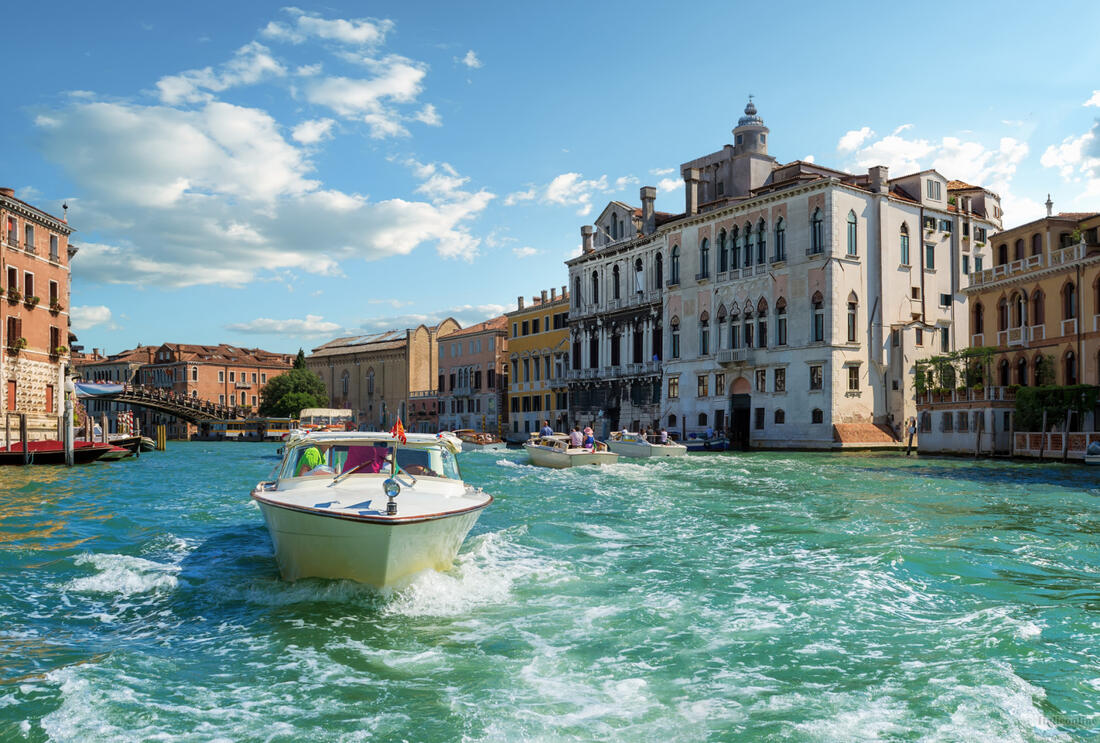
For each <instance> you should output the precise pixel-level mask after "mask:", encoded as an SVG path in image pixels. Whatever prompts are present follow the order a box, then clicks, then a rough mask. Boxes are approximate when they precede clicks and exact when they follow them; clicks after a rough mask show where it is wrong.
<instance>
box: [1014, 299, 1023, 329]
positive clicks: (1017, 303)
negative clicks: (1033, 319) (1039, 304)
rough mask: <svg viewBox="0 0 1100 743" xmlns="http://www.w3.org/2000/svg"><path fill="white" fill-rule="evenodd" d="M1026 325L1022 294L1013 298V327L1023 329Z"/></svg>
mask: <svg viewBox="0 0 1100 743" xmlns="http://www.w3.org/2000/svg"><path fill="white" fill-rule="evenodd" d="M1023 324H1024V297H1023V295H1022V294H1020V293H1016V294H1014V295H1013V296H1012V327H1014V328H1019V327H1023Z"/></svg>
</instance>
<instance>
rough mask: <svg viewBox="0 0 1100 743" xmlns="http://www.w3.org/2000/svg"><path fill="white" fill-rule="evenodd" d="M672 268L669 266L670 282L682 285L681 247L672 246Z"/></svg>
mask: <svg viewBox="0 0 1100 743" xmlns="http://www.w3.org/2000/svg"><path fill="white" fill-rule="evenodd" d="M670 262H671V264H672V265H671V266H669V269H668V272H669V281H671V282H672V283H673V284H679V283H680V246H679V245H673V246H672V255H671V258H670Z"/></svg>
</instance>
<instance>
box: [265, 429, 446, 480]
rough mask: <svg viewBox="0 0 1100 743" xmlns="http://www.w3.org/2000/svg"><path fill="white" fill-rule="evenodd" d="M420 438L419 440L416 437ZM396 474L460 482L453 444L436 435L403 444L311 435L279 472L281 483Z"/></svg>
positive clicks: (390, 440)
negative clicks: (295, 480)
mask: <svg viewBox="0 0 1100 743" xmlns="http://www.w3.org/2000/svg"><path fill="white" fill-rule="evenodd" d="M417 438H420V437H417ZM395 458H396V471H397V472H398V473H406V474H409V475H412V476H414V477H436V478H442V479H446V480H461V479H462V476H461V474H460V472H459V469H458V461H457V459H456V458H455V444H454V443H453V442H451V441H449V440H443V439H440V438H438V437H435V436H428V435H425V436H423V440H419V441H418V440H414V435H409V437H408V442H407V443H404V444H402V443H401V442H399V441H397V440H396V439H394V438H392V437H390V436H389V434H384V433H382V434H378V435H377V436H375V437H370V436H357V437H354V438H348V437H346V436H325V435H323V434H322V435H312V436H309V437H308V438H304V439H301V440H299V441H297V442H295V444H294V445H293V446H291V447H289V450H288V451H287V454H286V456H285V457H284V458H283V463H282V466H281V468H280V471H279V479H280V480H289V479H294V478H310V477H324V476H327V477H330V478H332V477H336V476H339V475H383V476H387V477H388V476H390V475H391V474H393V472H394V459H395Z"/></svg>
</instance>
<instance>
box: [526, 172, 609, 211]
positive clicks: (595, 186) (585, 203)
mask: <svg viewBox="0 0 1100 743" xmlns="http://www.w3.org/2000/svg"><path fill="white" fill-rule="evenodd" d="M607 190H608V188H607V176H606V175H601V176H600V177H599V178H597V179H595V180H585V179H584V177H583V176H581V174H580V173H562V174H561V175H559V176H557V177H555V178H554V180H552V181H550V183H549V184H547V186H546V189H545V191H543V197H542V198H543V200H544V201H546V202H547V203H550V204H560V205H562V206H576V207H577V214H580V215H582V216H583V215H585V214H588V213H589V212H590V211H592V196H593V194H594V193H596V192H605V191H607Z"/></svg>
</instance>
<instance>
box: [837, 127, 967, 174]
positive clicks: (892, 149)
mask: <svg viewBox="0 0 1100 743" xmlns="http://www.w3.org/2000/svg"><path fill="white" fill-rule="evenodd" d="M850 133H851V132H849V134H850ZM838 149H839V147H838ZM935 149H936V147H935V145H933V144H932V143H931V142H929V141H928V140H926V139H906V138H904V137H899V136H897V135H896V134H890V135H888V136H886V137H883V138H882V139H880V140H878V141H875V142H871V143H870V144H868V145H867V146H866V147H862V148H856V149H855V160H856V164H857V165H859V166H860V167H861V168H869V167H871V166H872V165H885V166H887V167H888V168H890V172H891V174H893V175H895V176H897V175H902V174H905V173H913V172H916V171H919V170H920V169H921V166H920V160H921V158H924V157H927V156H928V155H930V154H932V152H933V151H935ZM949 177H951V176H949Z"/></svg>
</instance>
